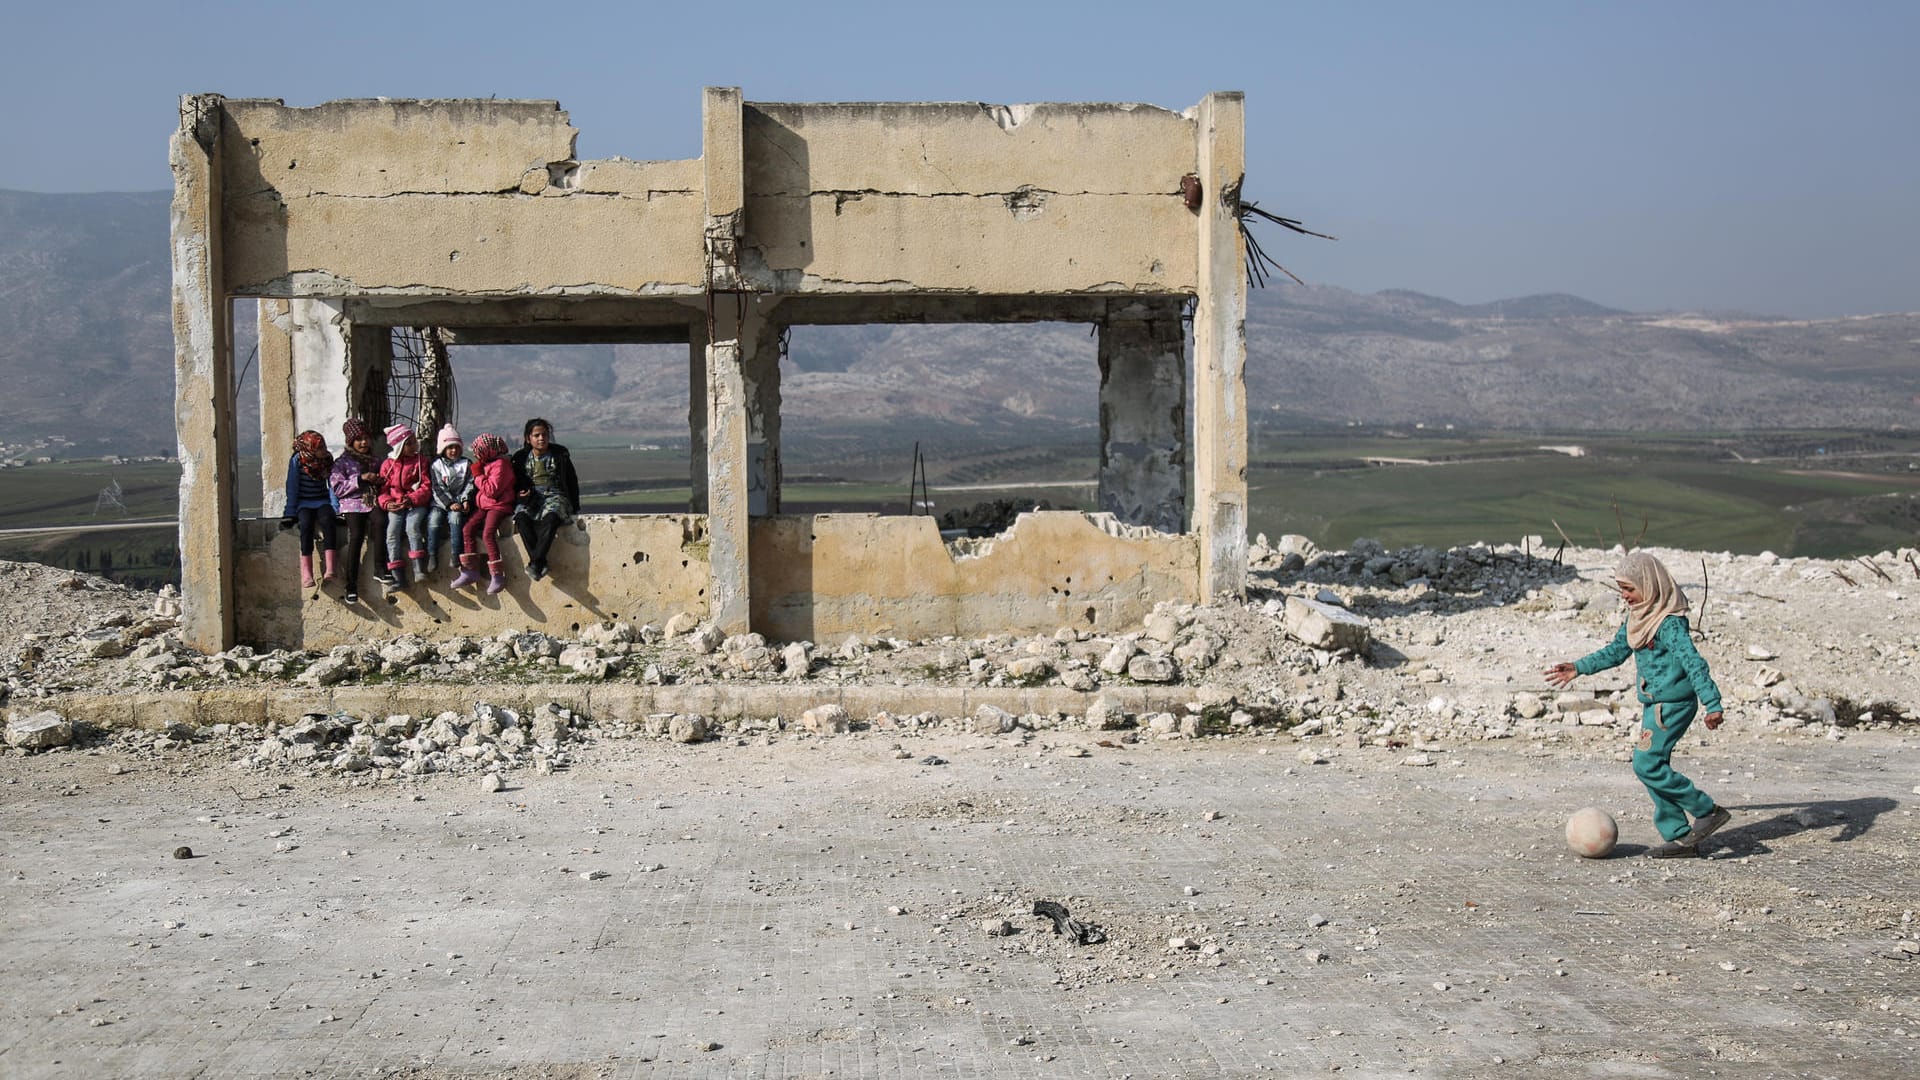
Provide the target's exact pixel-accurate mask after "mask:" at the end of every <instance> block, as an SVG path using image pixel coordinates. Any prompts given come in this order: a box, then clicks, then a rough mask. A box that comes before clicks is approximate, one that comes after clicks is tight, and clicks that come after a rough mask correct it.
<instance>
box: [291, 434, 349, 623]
mask: <svg viewBox="0 0 1920 1080" xmlns="http://www.w3.org/2000/svg"><path fill="white" fill-rule="evenodd" d="M332 470H333V455H332V454H330V453H328V452H327V440H326V439H324V438H322V437H321V435H320V433H319V432H317V431H303V432H301V433H300V434H298V435H296V436H294V437H293V456H292V457H290V458H288V459H287V504H286V507H285V508H284V509H282V510H281V511H280V527H281V528H282V529H291V528H293V527H294V525H295V524H298V525H299V526H300V587H301V588H302V589H311V588H313V549H314V542H315V540H316V539H317V540H318V541H319V546H320V550H321V551H322V553H323V554H324V557H325V561H326V576H327V577H328V578H329V579H332V578H333V577H334V576H336V575H337V574H338V573H339V570H338V567H337V565H336V564H335V562H334V554H335V549H337V548H338V547H339V546H340V544H339V538H338V534H337V533H336V532H335V530H334V520H333V495H332V493H331V492H330V491H329V490H328V489H327V475H328V473H330V472H331V471H332Z"/></svg>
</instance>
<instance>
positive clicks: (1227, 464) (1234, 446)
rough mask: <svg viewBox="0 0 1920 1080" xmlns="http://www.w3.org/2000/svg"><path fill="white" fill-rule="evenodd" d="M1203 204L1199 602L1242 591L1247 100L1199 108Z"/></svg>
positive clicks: (1197, 372)
mask: <svg viewBox="0 0 1920 1080" xmlns="http://www.w3.org/2000/svg"><path fill="white" fill-rule="evenodd" d="M1198 117H1199V139H1200V155H1199V156H1200V171H1199V176H1200V183H1201V185H1202V188H1201V202H1200V210H1199V222H1198V224H1199V230H1198V232H1199V260H1198V265H1199V281H1200V286H1199V290H1198V293H1197V295H1196V299H1195V307H1194V314H1193V365H1194V387H1193V396H1194V401H1193V419H1194V424H1193V430H1194V447H1193V531H1194V532H1196V533H1198V534H1199V537H1200V586H1201V588H1200V592H1201V596H1202V597H1203V598H1207V599H1212V598H1214V597H1218V596H1222V595H1226V596H1241V595H1244V594H1245V592H1246V588H1247V271H1246V252H1245V244H1244V242H1243V241H1242V239H1241V237H1240V222H1239V219H1238V217H1237V215H1236V211H1237V210H1238V208H1239V205H1240V184H1241V182H1242V181H1243V180H1244V179H1245V175H1246V101H1245V98H1244V97H1243V96H1242V95H1241V94H1239V93H1236V92H1227V93H1214V94H1208V95H1207V96H1206V98H1205V99H1204V100H1202V101H1201V102H1200V105H1199V108H1198Z"/></svg>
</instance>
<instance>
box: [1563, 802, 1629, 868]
mask: <svg viewBox="0 0 1920 1080" xmlns="http://www.w3.org/2000/svg"><path fill="white" fill-rule="evenodd" d="M1618 839H1620V827H1619V826H1618V825H1615V824H1614V823H1613V815H1611V814H1609V813H1607V812H1606V811H1605V810H1602V809H1600V808H1599V807H1597V806H1589V807H1587V808H1586V809H1584V810H1576V811H1574V814H1573V816H1572V817H1570V818H1568V819H1567V846H1568V847H1570V848H1572V849H1573V853H1574V854H1575V855H1578V856H1580V857H1581V858H1583V859H1604V858H1606V857H1607V856H1608V855H1610V854H1612V852H1613V844H1614V841H1616V840H1618Z"/></svg>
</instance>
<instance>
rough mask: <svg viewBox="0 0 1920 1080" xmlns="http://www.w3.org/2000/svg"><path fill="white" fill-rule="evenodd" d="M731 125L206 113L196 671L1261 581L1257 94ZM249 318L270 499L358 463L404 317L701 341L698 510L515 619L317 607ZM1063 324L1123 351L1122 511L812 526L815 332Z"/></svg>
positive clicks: (213, 104)
mask: <svg viewBox="0 0 1920 1080" xmlns="http://www.w3.org/2000/svg"><path fill="white" fill-rule="evenodd" d="M702 119H703V127H704V134H703V144H702V152H701V156H700V157H699V158H698V159H696V160H691V161H629V160H625V159H620V158H615V159H612V160H606V161H580V160H577V159H576V158H575V157H574V150H573V147H574V136H575V130H574V129H573V128H572V127H571V126H569V124H568V120H567V115H566V113H564V112H562V111H560V108H559V106H558V105H557V104H556V103H554V102H546V101H478V100H456V101H428V100H421V101H403V100H385V99H381V100H371V101H336V102H330V103H327V104H324V105H319V106H316V107H313V108H288V107H287V106H285V105H283V104H282V103H280V102H278V101H265V100H235V99H227V98H223V97H220V96H218V95H212V94H204V95H193V96H189V97H186V98H184V99H182V101H181V109H180V128H179V130H178V132H177V133H176V134H175V135H174V137H173V140H172V166H173V175H174V199H173V212H172V222H173V317H174V333H175V341H176V364H177V375H178V389H177V405H176V408H177V423H178V430H179V441H180V459H181V461H182V463H183V466H184V472H183V476H182V478H181V491H180V534H181V551H182V553H183V564H184V578H185V581H184V594H185V615H184V625H185V629H186V635H187V638H188V640H189V642H190V643H191V644H192V645H194V646H196V647H198V648H201V649H205V650H217V649H221V648H225V647H228V646H231V645H234V644H236V643H240V642H245V643H249V644H256V645H279V646H290V647H306V648H325V647H328V646H331V645H334V644H338V643H340V642H343V641H348V640H352V639H353V638H355V637H356V636H359V635H361V634H362V633H363V632H366V631H377V632H379V633H382V634H390V633H399V632H408V631H411V632H416V633H419V634H422V635H425V636H428V637H445V636H451V635H455V634H488V633H494V632H498V631H500V630H502V629H505V628H508V627H515V626H521V627H535V628H540V627H544V628H547V629H550V630H553V631H554V632H556V633H561V634H565V633H568V632H569V631H570V630H571V629H577V628H578V627H579V626H582V625H585V624H587V623H590V622H593V621H595V620H597V619H624V620H627V621H630V622H633V623H636V624H637V623H640V622H643V621H654V622H659V621H662V620H665V619H667V618H668V617H670V616H672V615H674V614H675V613H677V612H681V611H687V612H691V613H693V614H695V615H698V616H700V617H702V618H704V619H709V620H711V621H712V622H713V623H715V624H716V625H718V626H719V627H721V628H722V629H724V630H726V631H728V632H740V631H746V630H748V629H752V630H758V631H760V632H762V633H764V634H766V635H767V636H768V637H770V638H776V639H788V640H793V639H812V640H816V641H824V640H838V639H839V637H840V636H844V635H846V634H848V633H873V632H880V631H885V632H890V633H894V634H899V635H903V636H933V635H940V634H962V635H973V634H981V633H988V632H996V631H1023V632H1044V631H1052V630H1054V629H1056V628H1058V627H1061V626H1070V627H1075V628H1082V629H1088V630H1094V631H1102V632H1106V631H1114V630H1118V629H1122V628H1124V627H1126V626H1128V625H1131V624H1134V623H1136V622H1137V621H1138V620H1139V619H1140V618H1141V617H1142V616H1143V615H1144V614H1145V613H1146V612H1147V611H1148V610H1150V609H1151V607H1152V605H1153V604H1154V603H1155V602H1157V601H1161V600H1177V601H1198V600H1200V599H1202V598H1206V597H1212V596H1216V595H1219V594H1237V593H1240V592H1241V591H1242V590H1243V588H1244V585H1245V577H1246V517H1247V515H1246V502H1247V489H1246V459H1247V427H1246V425H1247V403H1246V386H1245V378H1244V370H1243V369H1244V366H1245V353H1246V350H1245V340H1244V326H1243V320H1244V312H1245V301H1246V276H1245V272H1244V269H1243V265H1242V257H1243V256H1242V251H1243V248H1242V240H1241V237H1240V233H1239V230H1238V221H1237V220H1236V216H1235V211H1236V209H1237V207H1238V201H1239V186H1240V182H1241V174H1242V169H1243V165H1242V162H1243V157H1244V154H1243V130H1244V124H1243V102H1242V98H1241V95H1239V94H1237V93H1215V94H1210V95H1208V96H1207V97H1206V99H1205V100H1203V101H1201V102H1200V103H1199V104H1198V105H1196V106H1194V107H1193V108H1191V109H1188V110H1186V111H1185V112H1171V111H1168V110H1165V109H1160V108H1153V107H1148V106H1140V105H1117V104H1051V105H1013V106H996V105H981V104H976V103H916V104H784V103H771V102H748V101H743V100H742V98H741V94H740V91H739V90H737V89H729V88H716V89H709V90H707V91H706V92H705V99H704V102H703V106H702ZM236 298H257V300H258V305H259V316H260V317H259V321H258V325H259V357H258V363H259V376H260V378H259V383H260V415H261V426H262V429H263V430H262V432H261V445H262V446H264V447H268V448H271V451H272V452H269V453H268V454H267V455H266V457H267V460H266V461H265V462H263V464H262V474H263V475H262V482H263V484H264V485H265V487H266V491H267V494H266V505H267V506H269V507H274V508H277V507H278V505H279V503H278V499H279V498H280V487H281V485H282V483H283V478H284V470H285V458H284V457H283V456H280V453H281V451H280V449H279V448H283V447H285V446H287V445H288V444H289V443H290V441H291V439H292V436H293V434H294V433H295V432H296V431H298V430H301V429H303V428H314V429H316V430H319V431H322V432H325V433H327V435H328V437H329V439H330V440H334V441H336V442H337V440H338V438H339V431H340V424H341V421H342V420H343V419H344V418H345V417H347V416H348V415H350V414H352V415H361V416H367V415H373V416H384V415H388V413H387V412H386V409H387V402H386V400H385V395H386V393H387V386H388V385H389V380H388V373H389V369H390V367H391V365H392V364H393V362H394V344H393V343H394V330H395V328H402V327H412V328H429V327H430V328H436V329H435V330H434V331H433V335H432V336H433V337H434V338H435V339H436V340H441V341H452V342H456V343H468V342H484V343H569V342H616V343H618V342H651V343H662V342H664V343H680V342H684V343H685V344H686V345H687V374H688V379H689V384H690V386H691V388H692V396H691V401H692V406H691V408H690V410H689V412H690V416H689V425H690V428H691V431H692V447H693V449H692V455H691V456H692V462H691V467H692V477H693V497H692V501H691V505H690V506H689V507H688V509H687V512H686V513H684V514H623V515H592V514H588V515H584V516H582V517H581V518H580V519H579V522H578V525H577V527H576V528H574V529H570V530H566V531H565V532H564V533H563V536H562V539H561V541H560V542H559V543H557V544H556V546H555V550H554V554H553V558H552V564H553V574H552V576H551V577H549V578H547V579H546V580H544V581H541V582H538V583H529V582H528V581H527V580H526V578H525V576H524V574H520V573H518V572H517V571H518V570H519V567H518V566H517V565H515V566H514V570H515V571H516V573H514V574H513V575H512V576H513V579H514V586H513V588H512V589H511V590H509V591H508V592H506V593H502V594H501V595H499V596H498V597H485V596H475V595H471V594H454V593H451V592H449V591H448V590H447V589H446V588H445V582H444V580H437V581H435V582H432V583H430V584H429V585H426V586H420V587H416V588H415V589H414V590H412V591H410V592H408V593H406V594H404V595H402V596H401V597H400V598H398V600H397V601H395V602H394V603H391V604H389V603H386V602H384V601H381V600H378V599H373V598H369V602H367V603H363V604H356V605H347V604H342V603H338V602H318V601H308V600H307V598H306V597H305V596H304V595H303V594H302V593H301V591H300V590H299V589H298V588H297V584H296V582H297V575H296V574H295V573H294V572H293V564H294V561H295V558H296V549H297V543H296V541H295V538H294V537H293V536H292V535H291V534H282V533H280V532H279V530H278V528H277V526H276V524H275V522H273V521H271V520H266V521H262V520H241V519H240V518H239V516H238V514H237V509H236V499H235V488H236V486H237V483H236V471H237V468H236V462H237V460H238V457H237V454H236V448H237V443H238V439H239V433H238V432H236V431H235V421H234V411H235V410H234V393H233V386H234V377H235V372H234V368H235V363H234V352H235V350H234V347H233V342H232V337H233V319H232V310H233V301H234V300H235V299H236ZM1189 304H1191V305H1192V308H1191V316H1190V317H1191V320H1192V360H1191V371H1189V360H1188V357H1187V344H1186V334H1185V332H1184V327H1183V317H1185V316H1186V314H1187V312H1186V308H1187V305H1189ZM1037 320H1052V321H1076V322H1084V323H1090V324H1092V325H1093V326H1094V327H1095V328H1097V331H1098V333H1099V362H1100V368H1099V370H1100V473H1099V501H1100V506H1101V508H1102V510H1103V511H1105V513H1103V514H1095V515H1088V514H1082V513H1077V512H1046V513H1034V514H1029V515H1025V516H1023V517H1022V518H1021V519H1020V520H1019V521H1018V522H1017V523H1016V524H1015V526H1014V527H1013V528H1012V529H1011V530H1010V531H1009V532H1007V533H1005V534H1003V535H1002V536H1000V537H999V538H998V539H997V540H996V541H995V542H994V543H993V544H992V545H991V546H990V547H989V548H988V549H987V550H985V551H983V552H980V553H977V554H962V553H959V552H955V551H951V550H949V548H948V547H947V545H946V544H945V543H944V542H943V540H942V538H941V536H940V535H939V532H938V530H937V528H936V525H935V523H934V521H933V520H932V519H931V518H926V517H909V516H876V515H862V514H833V515H826V514H820V515H797V514H785V513H782V512H781V506H780V482H781V466H780V386H779V373H780V369H779V364H778V360H779V340H780V337H781V333H782V331H783V330H784V329H785V328H786V327H788V326H793V325H807V324H829V323H839V324H845V323H883V322H938V323H960V322H973V323H996V322H1025V321H1037ZM243 351H244V350H243ZM1189 393H1190V394H1191V401H1190V402H1189V400H1188V396H1189ZM1189 409H1191V413H1192V419H1193V423H1192V425H1191V427H1192V431H1193V433H1194V434H1193V436H1192V440H1191V445H1189V440H1188V434H1187V429H1188V423H1187V417H1188V410H1189ZM562 422H563V423H564V419H563V421H562ZM514 546H515V545H507V544H503V547H508V548H512V547H514ZM516 557H517V552H516V553H513V554H510V555H509V558H510V559H513V558H516Z"/></svg>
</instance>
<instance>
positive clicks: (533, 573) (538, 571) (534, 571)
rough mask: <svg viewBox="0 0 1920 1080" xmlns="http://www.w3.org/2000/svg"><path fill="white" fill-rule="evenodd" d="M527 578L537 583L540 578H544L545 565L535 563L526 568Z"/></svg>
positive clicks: (545, 572)
mask: <svg viewBox="0 0 1920 1080" xmlns="http://www.w3.org/2000/svg"><path fill="white" fill-rule="evenodd" d="M527 576H528V577H530V578H532V579H533V580H535V581H539V580H540V579H541V578H543V577H546V576H547V564H546V563H545V562H537V563H534V564H533V565H531V566H529V567H527Z"/></svg>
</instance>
